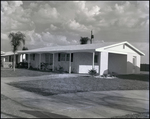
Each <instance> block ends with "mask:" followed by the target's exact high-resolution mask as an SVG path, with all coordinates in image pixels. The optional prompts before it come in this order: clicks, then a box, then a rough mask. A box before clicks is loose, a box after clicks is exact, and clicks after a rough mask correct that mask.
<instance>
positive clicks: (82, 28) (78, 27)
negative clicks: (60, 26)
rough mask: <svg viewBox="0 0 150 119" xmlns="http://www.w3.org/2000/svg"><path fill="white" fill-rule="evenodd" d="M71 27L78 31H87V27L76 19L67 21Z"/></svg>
mask: <svg viewBox="0 0 150 119" xmlns="http://www.w3.org/2000/svg"><path fill="white" fill-rule="evenodd" d="M67 24H68V26H69V28H70V29H72V30H78V31H81V32H82V31H86V30H87V28H86V27H85V26H84V25H81V24H79V23H78V22H76V21H75V20H69V23H67Z"/></svg>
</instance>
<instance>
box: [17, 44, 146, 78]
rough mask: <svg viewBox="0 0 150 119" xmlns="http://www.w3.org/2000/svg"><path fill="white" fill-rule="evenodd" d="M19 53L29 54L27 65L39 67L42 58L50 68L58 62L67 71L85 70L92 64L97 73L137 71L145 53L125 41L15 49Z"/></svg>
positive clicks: (129, 72) (56, 65)
mask: <svg viewBox="0 0 150 119" xmlns="http://www.w3.org/2000/svg"><path fill="white" fill-rule="evenodd" d="M22 53H23V54H28V59H27V61H28V68H29V67H30V66H32V67H33V68H41V65H40V64H41V62H45V63H49V64H50V65H51V66H52V70H53V71H54V70H55V69H58V68H59V66H61V67H63V69H64V70H65V71H67V72H69V73H71V72H74V73H88V71H89V70H90V69H92V68H94V69H96V70H97V72H98V73H99V74H100V75H103V74H104V73H108V72H115V73H119V74H131V73H139V72H140V61H141V56H144V55H145V54H144V53H142V52H141V51H140V50H138V49H137V48H135V47H134V46H133V45H131V44H130V43H128V42H127V41H125V42H121V43H115V44H114V43H108V42H107V43H101V44H85V45H70V46H55V47H54V46H53V47H52V46H51V47H45V48H38V49H33V50H25V51H18V54H22Z"/></svg>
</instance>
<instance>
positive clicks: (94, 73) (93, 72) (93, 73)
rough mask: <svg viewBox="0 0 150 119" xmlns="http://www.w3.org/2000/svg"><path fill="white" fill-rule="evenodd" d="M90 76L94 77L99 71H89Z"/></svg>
mask: <svg viewBox="0 0 150 119" xmlns="http://www.w3.org/2000/svg"><path fill="white" fill-rule="evenodd" d="M89 74H90V75H92V76H94V75H96V74H97V71H96V70H95V69H91V70H89Z"/></svg>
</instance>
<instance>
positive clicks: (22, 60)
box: [22, 54, 23, 62]
mask: <svg viewBox="0 0 150 119" xmlns="http://www.w3.org/2000/svg"><path fill="white" fill-rule="evenodd" d="M22 62H23V54H22Z"/></svg>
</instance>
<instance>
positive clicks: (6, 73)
mask: <svg viewBox="0 0 150 119" xmlns="http://www.w3.org/2000/svg"><path fill="white" fill-rule="evenodd" d="M50 74H52V73H51V72H43V71H34V70H28V69H18V68H16V70H15V71H13V69H6V68H1V77H20V76H27V77H28V76H42V75H50Z"/></svg>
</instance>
